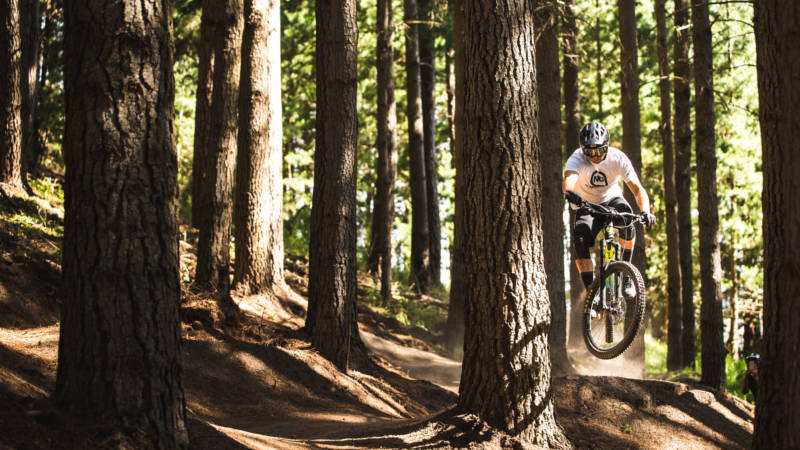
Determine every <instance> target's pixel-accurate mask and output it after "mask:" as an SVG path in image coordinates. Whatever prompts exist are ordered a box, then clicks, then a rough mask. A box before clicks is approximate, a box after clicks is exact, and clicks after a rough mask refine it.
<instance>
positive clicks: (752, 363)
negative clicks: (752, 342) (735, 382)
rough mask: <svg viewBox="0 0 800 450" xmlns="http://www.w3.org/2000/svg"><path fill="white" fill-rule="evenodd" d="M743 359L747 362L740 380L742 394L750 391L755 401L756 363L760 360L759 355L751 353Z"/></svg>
mask: <svg viewBox="0 0 800 450" xmlns="http://www.w3.org/2000/svg"><path fill="white" fill-rule="evenodd" d="M744 360H745V361H746V362H747V370H746V371H745V373H744V380H742V394H747V392H748V391H749V392H752V393H753V401H755V399H756V392H757V391H758V364H759V363H760V362H761V357H760V356H759V355H758V354H756V353H751V354H749V355H747V357H746V358H745V359H744Z"/></svg>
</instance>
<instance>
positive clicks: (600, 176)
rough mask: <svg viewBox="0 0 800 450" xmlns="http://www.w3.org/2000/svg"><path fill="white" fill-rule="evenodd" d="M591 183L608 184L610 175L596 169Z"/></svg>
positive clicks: (594, 184)
mask: <svg viewBox="0 0 800 450" xmlns="http://www.w3.org/2000/svg"><path fill="white" fill-rule="evenodd" d="M589 183H591V185H592V187H601V186H608V177H606V174H604V173H603V172H600V171H599V170H595V171H594V173H592V178H591V179H590V180H589Z"/></svg>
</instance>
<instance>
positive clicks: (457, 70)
mask: <svg viewBox="0 0 800 450" xmlns="http://www.w3.org/2000/svg"><path fill="white" fill-rule="evenodd" d="M447 6H448V8H449V10H450V14H452V16H453V39H452V41H453V50H454V55H453V56H454V60H453V83H454V84H453V95H454V97H453V136H452V143H451V147H452V149H453V167H454V169H455V172H456V175H455V186H454V189H453V194H454V199H453V203H454V207H455V209H454V213H453V246H452V247H451V248H450V254H451V257H450V260H451V262H452V263H451V264H450V304H449V305H448V308H447V328H446V330H445V347H446V349H447V351H448V353H449V354H450V355H451V356H453V357H454V358H460V357H462V356H463V353H464V326H465V322H464V321H465V318H464V314H465V311H464V310H465V308H466V305H465V301H466V296H467V292H469V284H468V282H469V280H468V278H467V272H466V258H465V253H464V245H465V242H464V239H463V235H464V233H463V232H462V230H463V229H464V166H463V159H464V158H463V154H464V140H463V138H462V136H463V133H464V130H465V129H466V123H465V122H464V120H465V119H464V95H460V94H459V93H463V92H464V75H465V74H464V39H465V36H464V20H463V17H464V5H463V4H462V3H461V2H459V3H458V4H456V2H455V1H451V2H448V5H447Z"/></svg>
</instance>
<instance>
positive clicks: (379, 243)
mask: <svg viewBox="0 0 800 450" xmlns="http://www.w3.org/2000/svg"><path fill="white" fill-rule="evenodd" d="M377 24H378V43H377V53H378V55H377V57H378V87H377V91H378V117H377V122H378V142H377V147H378V171H377V172H378V180H377V182H376V191H377V192H376V194H375V207H374V208H373V217H372V232H371V236H372V239H371V245H370V253H369V258H368V262H367V267H368V270H369V272H370V273H372V274H373V275H378V276H380V280H381V281H380V283H381V298H383V302H384V304H388V302H389V300H391V298H392V228H393V225H394V185H395V182H396V181H397V110H396V105H395V100H394V87H395V81H394V56H393V55H394V51H393V42H394V24H393V20H392V0H378V12H377Z"/></svg>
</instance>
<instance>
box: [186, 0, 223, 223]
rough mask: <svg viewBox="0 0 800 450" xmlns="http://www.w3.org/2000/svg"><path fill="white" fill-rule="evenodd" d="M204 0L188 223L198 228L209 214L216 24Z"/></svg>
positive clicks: (208, 1) (209, 2)
mask: <svg viewBox="0 0 800 450" xmlns="http://www.w3.org/2000/svg"><path fill="white" fill-rule="evenodd" d="M214 2H219V0H204V1H203V13H202V16H201V18H200V41H199V45H198V49H197V59H198V63H197V94H196V97H195V113H194V154H193V158H192V226H193V227H195V228H200V223H201V221H202V220H203V217H206V216H208V215H209V214H211V211H210V206H209V201H208V196H207V195H206V194H205V187H206V184H207V183H208V174H207V173H206V164H205V161H206V160H207V159H208V154H209V152H210V150H209V145H210V144H209V139H210V137H209V136H210V134H211V95H212V93H213V88H214V86H213V77H214V48H213V45H214V40H215V38H216V35H217V33H218V31H217V30H218V28H219V25H218V24H217V18H216V17H215V16H214V14H213V10H214V7H213V3H214Z"/></svg>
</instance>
